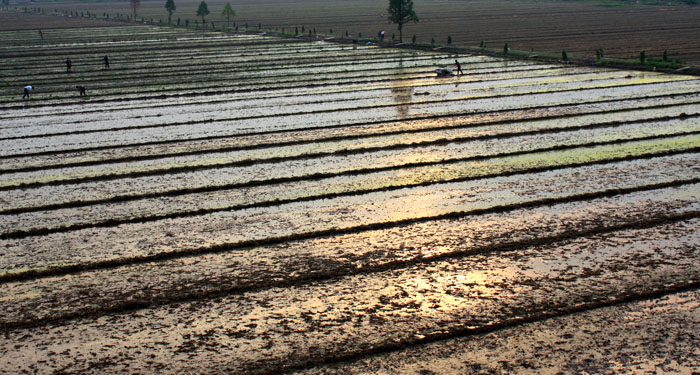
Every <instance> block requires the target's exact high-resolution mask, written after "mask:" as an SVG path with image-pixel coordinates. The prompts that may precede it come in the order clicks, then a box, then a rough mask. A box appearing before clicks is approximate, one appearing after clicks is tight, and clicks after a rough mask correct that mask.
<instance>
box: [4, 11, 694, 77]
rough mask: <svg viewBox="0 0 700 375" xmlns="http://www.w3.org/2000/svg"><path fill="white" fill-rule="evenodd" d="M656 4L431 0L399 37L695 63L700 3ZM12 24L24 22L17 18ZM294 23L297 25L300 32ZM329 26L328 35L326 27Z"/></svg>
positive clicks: (251, 19)
mask: <svg viewBox="0 0 700 375" xmlns="http://www.w3.org/2000/svg"><path fill="white" fill-rule="evenodd" d="M226 2H227V1H226V0H211V1H208V2H207V3H208V4H209V10H210V11H211V14H210V15H209V16H208V17H207V18H206V20H207V22H208V23H211V22H214V23H215V24H216V25H218V26H223V25H225V24H226V19H225V18H224V17H223V16H222V15H221V10H222V9H223V6H224V4H225V3H226ZM231 3H232V6H233V8H234V9H235V10H236V13H237V15H236V17H234V19H233V21H232V22H233V23H235V24H236V25H237V26H238V27H239V28H241V29H243V28H245V27H246V25H247V27H248V28H249V29H257V27H258V25H261V26H262V27H263V29H266V30H278V31H279V30H281V29H282V28H284V29H285V31H286V32H294V30H295V29H297V28H298V30H299V32H301V33H305V32H308V31H309V30H315V31H316V32H317V33H325V34H334V35H336V36H344V35H345V33H346V32H347V33H349V34H350V35H352V36H353V37H357V36H358V35H360V34H362V36H363V37H374V36H377V33H378V32H379V31H380V30H386V32H387V34H386V35H387V38H391V36H392V35H395V38H396V39H398V37H399V33H398V30H397V29H396V27H395V25H391V24H389V22H388V21H387V16H386V13H387V12H386V8H387V6H386V2H385V1H374V0H353V1H340V0H337V1H328V0H298V1H281V0H262V1H261V0H236V1H232V2H231ZM659 3H661V4H660V5H653V6H652V5H640V4H635V3H634V2H628V3H627V4H632V5H627V6H617V7H610V6H603V5H605V4H601V3H600V2H598V1H588V2H586V1H552V0H547V1H541V0H514V1H491V0H472V1H452V0H432V1H418V2H415V9H416V13H417V14H418V16H419V17H420V22H418V23H410V24H407V25H406V26H405V27H404V36H405V38H404V41H407V42H410V40H411V38H412V36H413V35H416V38H417V41H418V42H422V43H430V42H431V40H433V39H434V40H435V42H436V43H440V44H446V43H447V39H448V37H452V43H453V44H455V45H463V46H469V47H475V46H479V45H480V43H481V41H483V42H484V43H485V44H486V46H487V47H490V48H494V49H496V50H502V49H503V46H504V44H505V43H508V44H509V47H510V48H511V49H513V50H520V51H535V52H546V53H552V54H554V55H560V54H561V51H562V50H566V51H567V52H568V54H569V56H571V57H575V58H580V59H589V58H595V57H596V52H595V51H596V50H597V49H601V48H602V49H603V50H604V52H605V55H606V56H609V57H618V58H631V59H638V58H639V54H640V52H641V51H645V52H646V56H647V57H654V58H661V57H662V55H663V52H664V51H668V56H669V58H670V59H681V60H685V61H687V63H688V64H692V65H700V32H699V31H700V29H699V28H698V22H697V20H698V19H700V6H689V5H686V4H683V3H680V2H678V1H668V2H659ZM37 5H39V6H41V7H42V8H44V9H45V11H46V12H54V11H55V10H58V11H59V12H60V11H63V10H68V11H73V12H75V14H77V13H78V12H83V13H86V12H88V11H90V12H91V13H92V14H97V15H100V16H102V15H104V14H109V15H110V18H112V19H113V18H115V17H116V16H117V15H120V17H121V18H126V16H127V15H128V14H131V9H130V8H129V2H104V3H86V2H76V3H70V2H60V3H50V4H41V3H38V4H37ZM176 5H177V9H176V11H175V13H173V22H176V21H177V19H178V18H180V19H181V22H182V23H183V24H184V22H185V20H188V21H189V22H190V23H191V24H194V22H195V21H196V20H198V22H201V18H200V17H197V16H196V9H197V7H198V5H199V1H198V0H196V1H195V0H178V1H176ZM167 16H168V15H167V12H166V10H165V9H164V7H163V2H162V1H142V2H141V7H140V8H139V10H138V18H139V20H140V18H141V17H143V18H144V19H145V20H146V21H150V20H153V21H154V22H158V21H159V20H162V21H163V22H167ZM11 25H12V23H6V24H0V29H2V28H8V27H13V26H11ZM15 27H25V24H24V23H21V22H20V23H19V24H17V25H16V26H15ZM302 27H303V30H304V31H302ZM331 30H332V32H331Z"/></svg>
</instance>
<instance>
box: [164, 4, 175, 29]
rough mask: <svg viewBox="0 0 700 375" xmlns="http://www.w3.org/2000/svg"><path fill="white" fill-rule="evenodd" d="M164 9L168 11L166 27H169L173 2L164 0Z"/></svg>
mask: <svg viewBox="0 0 700 375" xmlns="http://www.w3.org/2000/svg"><path fill="white" fill-rule="evenodd" d="M165 9H166V10H167V11H168V25H170V17H171V16H172V15H173V12H174V11H175V0H165Z"/></svg>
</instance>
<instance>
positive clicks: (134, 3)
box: [129, 0, 141, 22]
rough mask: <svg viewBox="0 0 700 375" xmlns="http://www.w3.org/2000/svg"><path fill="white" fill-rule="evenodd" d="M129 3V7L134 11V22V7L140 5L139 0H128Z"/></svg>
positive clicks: (136, 7)
mask: <svg viewBox="0 0 700 375" xmlns="http://www.w3.org/2000/svg"><path fill="white" fill-rule="evenodd" d="M129 3H130V4H131V9H133V11H134V22H136V9H138V8H139V7H140V6H141V0H129Z"/></svg>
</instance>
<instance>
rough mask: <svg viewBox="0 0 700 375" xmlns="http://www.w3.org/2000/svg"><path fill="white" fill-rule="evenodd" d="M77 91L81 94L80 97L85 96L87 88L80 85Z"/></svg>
mask: <svg viewBox="0 0 700 375" xmlns="http://www.w3.org/2000/svg"><path fill="white" fill-rule="evenodd" d="M75 88H76V89H78V92H79V93H80V96H85V86H83V85H78V86H75Z"/></svg>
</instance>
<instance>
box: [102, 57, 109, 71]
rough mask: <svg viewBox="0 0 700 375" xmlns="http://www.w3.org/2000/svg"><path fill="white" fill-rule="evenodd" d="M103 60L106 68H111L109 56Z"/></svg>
mask: <svg viewBox="0 0 700 375" xmlns="http://www.w3.org/2000/svg"><path fill="white" fill-rule="evenodd" d="M103 60H104V62H105V69H109V57H107V56H105V58H104V59H103Z"/></svg>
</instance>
